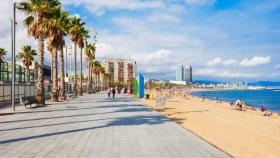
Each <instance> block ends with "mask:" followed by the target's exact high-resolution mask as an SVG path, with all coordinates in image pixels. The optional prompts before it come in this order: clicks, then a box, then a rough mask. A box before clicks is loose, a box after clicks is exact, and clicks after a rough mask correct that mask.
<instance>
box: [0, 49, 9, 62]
mask: <svg viewBox="0 0 280 158" xmlns="http://www.w3.org/2000/svg"><path fill="white" fill-rule="evenodd" d="M6 54H7V51H6V50H5V49H4V48H0V62H3V61H4V56H5V55H6Z"/></svg>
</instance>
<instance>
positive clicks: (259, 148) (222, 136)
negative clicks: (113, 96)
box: [139, 96, 280, 158]
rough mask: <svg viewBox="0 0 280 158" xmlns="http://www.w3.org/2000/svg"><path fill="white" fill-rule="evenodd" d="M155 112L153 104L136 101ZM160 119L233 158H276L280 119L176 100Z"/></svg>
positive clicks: (208, 103)
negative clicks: (164, 117)
mask: <svg viewBox="0 0 280 158" xmlns="http://www.w3.org/2000/svg"><path fill="white" fill-rule="evenodd" d="M139 100H140V102H142V103H143V104H145V105H147V106H149V107H151V108H152V109H155V100H146V99H139ZM159 112H160V113H161V114H162V115H164V116H166V117H168V118H169V119H171V120H173V121H175V122H177V123H178V124H179V125H180V126H182V127H183V128H185V129H186V130H189V131H191V132H192V133H194V134H196V135H198V136H199V137H201V138H202V139H204V140H206V141H207V142H209V143H210V144H213V145H214V146H216V147H218V148H220V149H222V150H223V151H225V152H226V153H229V154H230V155H232V156H234V157H244V158H251V157H267V158H278V157H279V155H280V151H279V150H277V149H278V148H279V146H280V128H279V127H280V117H279V115H275V114H274V115H272V116H271V117H266V116H262V112H260V111H258V110H256V111H254V110H246V111H238V110H234V109H233V108H232V107H231V106H230V105H228V103H225V102H222V103H217V102H215V101H213V100H205V101H204V102H202V99H201V98H199V97H193V96H188V97H187V98H184V97H181V96H177V97H175V98H174V99H171V100H169V101H167V103H166V106H165V109H164V110H163V111H159Z"/></svg>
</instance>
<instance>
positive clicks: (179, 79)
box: [176, 64, 184, 81]
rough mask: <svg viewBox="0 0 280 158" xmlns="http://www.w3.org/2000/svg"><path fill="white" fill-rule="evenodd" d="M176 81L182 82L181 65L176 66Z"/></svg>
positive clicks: (182, 72)
mask: <svg viewBox="0 0 280 158" xmlns="http://www.w3.org/2000/svg"><path fill="white" fill-rule="evenodd" d="M176 81H184V66H183V65H182V64H179V65H178V66H177V70H176Z"/></svg>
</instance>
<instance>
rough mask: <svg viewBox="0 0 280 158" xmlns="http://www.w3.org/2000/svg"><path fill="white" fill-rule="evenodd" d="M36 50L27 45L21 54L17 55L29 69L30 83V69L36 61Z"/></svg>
mask: <svg viewBox="0 0 280 158" xmlns="http://www.w3.org/2000/svg"><path fill="white" fill-rule="evenodd" d="M36 55H37V53H36V50H34V49H32V48H31V46H30V45H25V46H23V47H22V48H21V52H19V53H18V54H17V58H18V59H20V60H22V62H23V64H24V66H25V67H26V69H27V74H26V75H27V76H28V79H27V81H30V75H29V67H30V66H31V65H32V63H33V61H34V56H36Z"/></svg>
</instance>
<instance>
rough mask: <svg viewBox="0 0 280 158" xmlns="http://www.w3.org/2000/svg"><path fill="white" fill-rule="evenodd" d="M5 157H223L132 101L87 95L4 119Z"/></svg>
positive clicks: (1, 144)
mask: <svg viewBox="0 0 280 158" xmlns="http://www.w3.org/2000/svg"><path fill="white" fill-rule="evenodd" d="M0 157H1V158H2V157H3V158H17V157H20V158H33V157H34V158H43V157H49V158H64V157H65V158H72V157H73V158H76V157H82V158H84V157H95V158H185V157H189V158H196V157H197V158H210V157H213V158H223V157H228V156H227V155H226V154H225V153H223V152H222V151H220V150H218V149H217V148H215V147H213V146H211V145H210V144H208V143H206V142H205V141H203V140H202V139H200V138H199V137H197V136H195V135H194V134H192V133H190V132H188V131H187V130H185V129H183V128H182V127H180V126H179V125H177V124H176V123H174V122H173V121H170V120H169V119H167V118H166V117H164V116H162V115H160V114H159V113H157V112H155V111H152V110H150V109H149V108H147V107H146V106H144V105H142V104H140V103H139V102H138V101H135V100H134V99H132V98H131V97H129V96H126V95H117V99H115V100H114V101H113V100H111V99H108V98H107V96H106V94H104V93H100V94H95V95H86V96H83V97H80V98H78V99H75V100H72V101H68V102H60V103H56V104H52V105H48V106H47V107H43V108H33V109H28V110H23V111H19V112H17V113H15V114H13V115H6V116H0Z"/></svg>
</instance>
